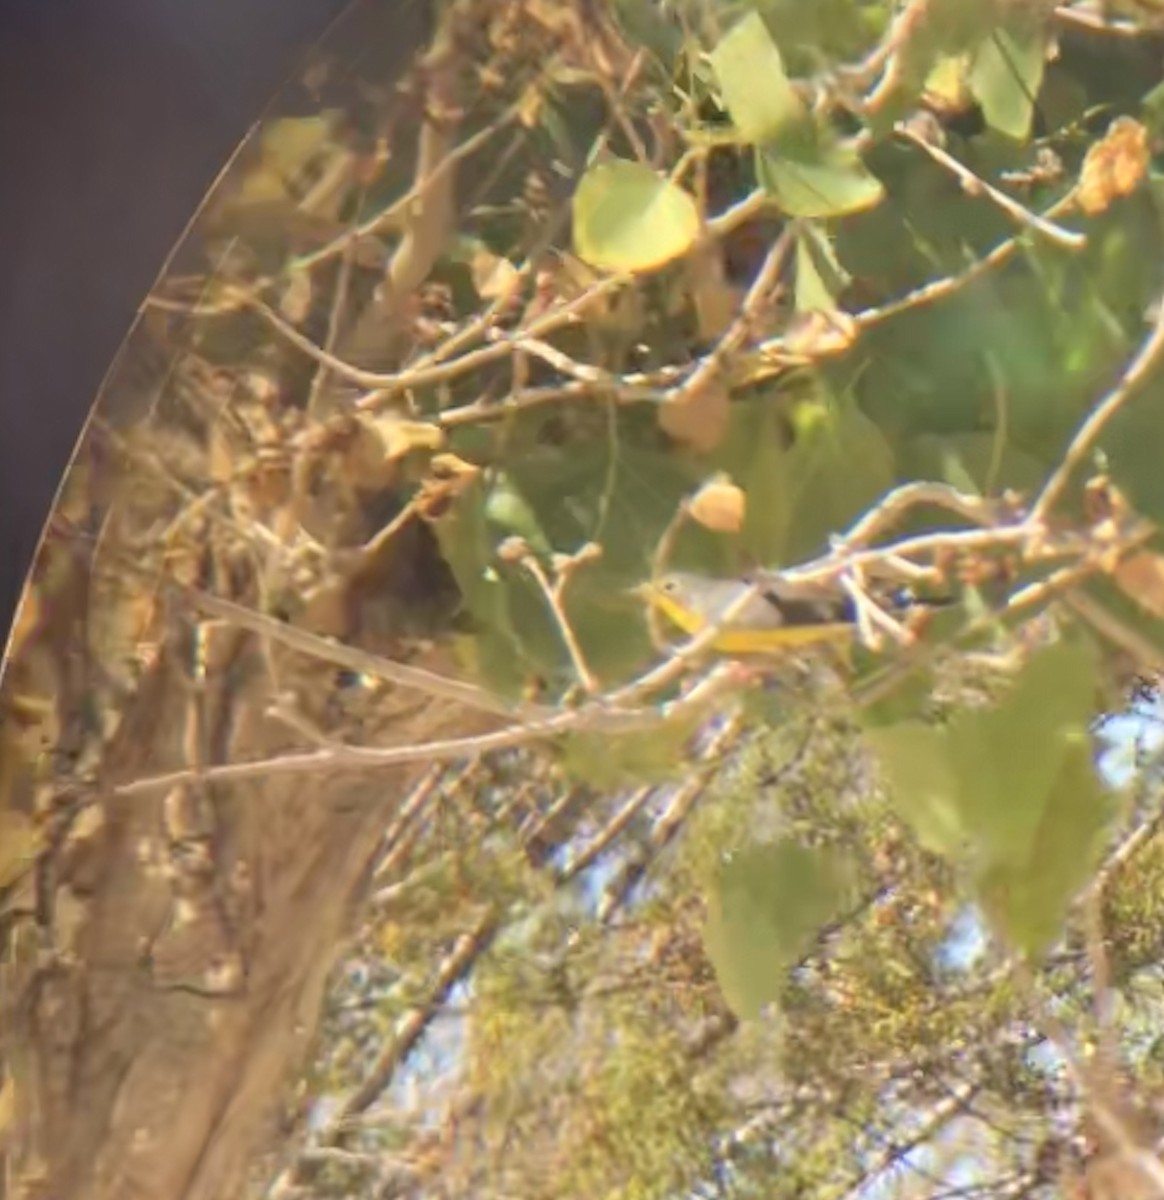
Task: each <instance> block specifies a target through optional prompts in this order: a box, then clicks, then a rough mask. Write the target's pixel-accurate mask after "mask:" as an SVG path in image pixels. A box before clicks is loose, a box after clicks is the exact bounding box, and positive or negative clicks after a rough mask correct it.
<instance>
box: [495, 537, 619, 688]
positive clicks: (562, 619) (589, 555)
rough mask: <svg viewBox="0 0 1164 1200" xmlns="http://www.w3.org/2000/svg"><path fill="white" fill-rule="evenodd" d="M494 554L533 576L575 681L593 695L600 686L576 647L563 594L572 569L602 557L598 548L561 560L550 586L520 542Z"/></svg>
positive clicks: (503, 546) (516, 540)
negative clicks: (513, 562) (509, 560)
mask: <svg viewBox="0 0 1164 1200" xmlns="http://www.w3.org/2000/svg"><path fill="white" fill-rule="evenodd" d="M497 553H498V557H500V558H501V559H503V560H505V559H511V560H513V561H516V562H519V563H520V564H521V565H522V567H524V568H525V570H526V571H528V572H529V574H530V575H531V576H532V578H533V580H534V582H535V583H536V584H537V585H538V588H539V590H540V591H541V593H542V595H543V596H544V597H545V601H546V604H547V606H548V607H549V610H550V613H551V614H552V615H553V618H554V624H555V625H556V626H557V627H558V634H559V636H560V637H561V639H562V644H563V645H564V646H565V647H566V653H567V654H569V656H570V662H571V663H572V665H573V667H574V674H575V675H576V676H577V677H578V682H579V683H580V684H581V685H582V687H583V688H584V689H585V691H586V693H587V694H588V695H590V696H593V695H596V694H597V692H598V691H599V686H600V685H599V683H598V680H597V679H596V678H595V675H594V672H593V671H591V670H590V667H589V666H588V665H587V662H586V656H585V655H584V654H583V653H582V647H581V646H580V645H579V644H578V638H577V635H576V634H575V633H574V627H573V626H572V625H571V624H570V618H569V617H568V616H567V615H566V608H565V594H566V587H567V586H568V585H569V582H570V578H571V576H572V575H573V571H574V568H575V567H577V566H580V565H581V564H583V563H585V562H591V561H593V559H594V558H595V557H597V555H598V554H599V553H601V551H600V550H599V548H598V547H597V546H595V545H593V544H590V545H587V546H584V547H583V548H582V549H581V550H580V551H578V553H577V554H574V555H569V556H565V555H563V556H561V557H560V558H559V559H558V561H557V563H556V564H555V571H556V576H555V578H554V580H553V582H551V581H550V579H549V576H547V575H546V573H545V571H544V570H542V564H541V563H540V562H538V560H537V557H536V556H535V555H534V553H533V551H532V550H531V549H530V547H529V546H528V545H526V544H525V542H523V541H521V539H519V538H511V539H509V541H507V542H503V543H502V544H501V545H500V546H499V547H498V550H497Z"/></svg>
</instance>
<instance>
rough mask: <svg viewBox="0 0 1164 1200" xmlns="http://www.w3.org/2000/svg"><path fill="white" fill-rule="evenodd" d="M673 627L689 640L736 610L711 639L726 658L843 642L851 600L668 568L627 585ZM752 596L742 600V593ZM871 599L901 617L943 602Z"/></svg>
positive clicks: (777, 582) (853, 623)
mask: <svg viewBox="0 0 1164 1200" xmlns="http://www.w3.org/2000/svg"><path fill="white" fill-rule="evenodd" d="M631 590H632V592H633V593H634V594H635V595H637V596H638V598H639V599H640V600H642V601H643V602H644V603H646V604H647V605H648V607H650V608H652V609H654V610H656V611H657V612H659V613H661V614H662V615H663V616H664V617H666V618H667V619H668V620H669V621H670V622H671V624H672V625H674V626H675V627H676V628H677V629H679V630H680V631H682V632H683V633H685V634H687V635H688V636H689V637H695V636H697V635H698V634H700V633H701V632H703V630H705V629H707V628H708V627H709V626H712V625H716V624H717V623H719V622H721V621H723V619H724V617H725V615H726V614H727V613H728V612H729V610H730V609H732V608H733V606H734V607H735V608H736V611H735V612H734V613H733V614H732V616H731V618H730V619H729V620H727V621H725V622H724V624H723V627H722V628H721V629H719V630H718V632H717V633H716V634H715V636H714V637H713V639H712V641H711V649H713V650H715V651H716V652H718V653H720V654H725V655H753V654H764V655H771V654H783V653H786V652H787V651H789V650H792V649H797V648H802V647H809V646H819V645H833V646H844V645H847V644H849V643H850V642H851V641H852V638H853V636H854V634H855V632H856V629H857V610H856V604H855V602H854V600H853V598H852V597H851V596H849V595H848V594H847V593H843V592H838V591H836V590H834V589H832V588H829V587H827V586H823V585H821V584H810V583H794V582H792V581H789V580H784V579H780V578H778V577H776V576H766V575H765V576H758V577H756V578H754V579H746V578H724V579H720V578H715V577H713V576H708V575H699V574H696V573H694V572H690V571H669V572H667V573H666V574H664V575H661V576H659V577H658V578H657V579H653V580H650V581H648V582H646V583H642V584H639V585H638V586H636V587H635V588H632V589H631ZM748 591H750V592H751V593H752V594H751V595H749V596H748V597H747V599H743V596H744V593H745V592H748ZM875 599H876V601H877V602H878V603H879V604H881V605H882V606H883V607H885V608H886V609H887V610H888V611H889V612H890V613H892V614H894V615H900V614H902V613H908V612H909V611H910V610H911V609H916V608H918V607H919V606H924V607H931V606H934V605H940V604H949V603H951V602H952V601H951V600H950V599H949V598H946V597H942V598H939V599H933V600H931V599H927V600H924V601H923V600H919V599H918V598H917V597H915V596H913V595H912V594H911V593H910V592H908V591H906V590H900V589H899V590H898V591H897V592H893V593H890V594H889V595H888V596H877V597H875Z"/></svg>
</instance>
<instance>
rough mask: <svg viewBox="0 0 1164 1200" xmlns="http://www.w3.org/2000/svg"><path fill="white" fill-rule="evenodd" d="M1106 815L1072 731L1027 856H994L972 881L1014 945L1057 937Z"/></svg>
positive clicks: (1091, 864)
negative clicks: (999, 860) (996, 860)
mask: <svg viewBox="0 0 1164 1200" xmlns="http://www.w3.org/2000/svg"><path fill="white" fill-rule="evenodd" d="M1113 815H1114V801H1113V797H1112V795H1111V793H1110V792H1108V791H1106V790H1105V789H1104V788H1103V787H1102V786H1101V785H1100V782H1099V779H1098V777H1097V776H1096V772H1095V768H1094V766H1093V763H1092V751H1091V745H1090V742H1089V740H1088V738H1087V737H1086V735H1080V736H1078V737H1076V738H1073V739H1072V740H1071V741H1070V742H1069V743H1068V746H1067V750H1066V754H1064V755H1063V756H1062V758H1061V760H1060V764H1059V770H1058V772H1057V773H1056V776H1055V779H1054V781H1053V784H1052V787H1051V792H1050V796H1049V798H1048V801H1047V803H1046V805H1045V806H1044V809H1043V813H1042V819H1041V820H1040V822H1039V825H1038V828H1037V830H1036V832H1035V836H1034V839H1033V841H1032V843H1031V846H1030V850H1029V853H1028V855H1027V857H1026V858H1025V859H1024V860H1023V861H1022V862H1014V863H1005V864H999V865H997V866H995V867H993V868H991V869H989V870H987V871H986V872H985V873H984V874H983V875H982V877H981V879H980V881H979V897H980V901H981V903H982V907H983V909H984V911H985V912H986V913H987V914H988V915H989V916H990V917H991V919H992V920H993V921H994V922H995V924H996V925H997V926H998V928H999V930H1000V932H1002V933H1003V934H1004V935H1005V936H1006V937H1007V938H1008V939H1009V940H1010V941H1011V942H1012V943H1013V944H1014V945H1015V946H1016V947H1017V948H1018V949H1020V950H1022V951H1025V952H1026V953H1027V954H1032V955H1034V954H1039V953H1042V952H1043V951H1045V950H1047V949H1048V948H1049V947H1050V946H1051V945H1052V944H1053V943H1054V942H1055V941H1056V940H1057V938H1058V937H1059V934H1060V932H1061V930H1062V927H1063V920H1064V917H1065V916H1066V913H1067V908H1068V906H1069V905H1070V903H1071V901H1072V900H1073V899H1074V898H1075V896H1076V895H1077V894H1078V893H1079V892H1080V890H1081V889H1082V888H1083V887H1084V886H1085V885H1086V883H1087V882H1088V880H1089V878H1090V877H1091V874H1092V872H1093V871H1094V869H1095V865H1096V863H1097V861H1098V859H1099V856H1100V853H1101V851H1102V847H1103V838H1104V834H1105V833H1106V831H1107V827H1108V823H1109V822H1110V821H1111V819H1112V817H1113Z"/></svg>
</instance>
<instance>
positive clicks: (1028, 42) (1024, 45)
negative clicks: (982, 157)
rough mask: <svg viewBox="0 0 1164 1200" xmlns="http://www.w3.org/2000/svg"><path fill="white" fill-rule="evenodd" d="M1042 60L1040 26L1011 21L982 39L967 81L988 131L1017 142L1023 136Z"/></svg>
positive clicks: (1043, 43) (1043, 44)
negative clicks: (1003, 135)
mask: <svg viewBox="0 0 1164 1200" xmlns="http://www.w3.org/2000/svg"><path fill="white" fill-rule="evenodd" d="M1045 61H1046V32H1045V31H1044V29H1043V27H1042V25H1041V24H1040V23H1036V22H1033V21H1030V20H1023V21H1015V22H1013V23H1011V24H1010V25H1008V26H1003V27H1000V28H998V29H996V30H994V31H993V32H992V33H991V34H990V35H989V36H987V37H986V38H985V39H984V40H983V42H982V43H981V45H980V46H979V47H978V50H977V52H976V53H975V55H974V60H973V62H972V63H971V66H970V72H969V75H968V79H967V81H968V83H969V86H970V90H971V91H972V92H973V93H974V97H975V99H976V100H977V101H978V103H979V104H980V105H981V106H982V113H983V116H984V117H985V118H986V123H987V124H988V125H989V126H990V127H991V128H992V129H997V130H998V131H999V133H1004V134H1006V135H1007V136H1008V137H1012V138H1016V139H1019V140H1022V139H1025V138H1026V137H1027V135H1028V134H1029V133H1030V129H1031V117H1032V115H1033V113H1034V104H1035V98H1036V97H1037V96H1038V94H1039V88H1040V87H1041V85H1042V82H1043V66H1044V63H1045Z"/></svg>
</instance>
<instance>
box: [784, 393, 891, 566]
mask: <svg viewBox="0 0 1164 1200" xmlns="http://www.w3.org/2000/svg"><path fill="white" fill-rule="evenodd" d="M809 414H811V415H812V416H813V418H814V419H812V420H811V421H806V420H805V417H806V416H807V415H809ZM794 416H795V418H796V426H797V427H796V433H795V436H794V439H793V444H792V447H791V449H790V450H789V451H788V452H787V454H786V459H787V466H786V468H785V469H786V475H787V483H786V488H787V492H786V495H787V505H788V509H787V511H788V513H789V525H788V529H787V533H786V535H785V539H784V545H783V546H782V547H781V561H783V562H785V563H793V562H799V561H800V560H801V559H803V558H805V557H807V556H808V555H810V554H813V553H815V552H817V551H819V550H821V549H822V548H823V547H824V545H825V544H826V542H827V539H828V537H829V535H830V534H832V533H835V532H836V531H837V530H839V529H844V528H845V526H846V525H848V524H849V523H850V522H851V521H853V520H854V519H855V518H856V517H857V516H858V515H859V514H860V513H862V512H864V510H865V508H866V507H867V506H868V505H870V504H872V503H873V502H875V501H876V500H878V499H879V498H880V497H881V496H883V495H884V494H885V493H886V492H887V491H889V489H890V488H892V487H893V485H894V482H895V481H896V472H895V464H894V456H893V451H892V449H891V448H890V446H889V443H888V442H887V441H886V440H885V437H884V435H883V434H882V432H881V430H880V429H878V427H877V426H876V425H875V424H874V423H873V422H872V421H870V420H869V418H868V417H867V416H865V414H864V413H863V412H862V411H861V410H860V408H858V407H857V405H856V404H855V403H853V401H851V400H849V399H848V398H842V399H840V400H835V401H834V400H827V399H826V400H824V401H823V402H816V403H811V404H807V405H802V406H800V408H798V409H797V410H796V413H795V414H794Z"/></svg>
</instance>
